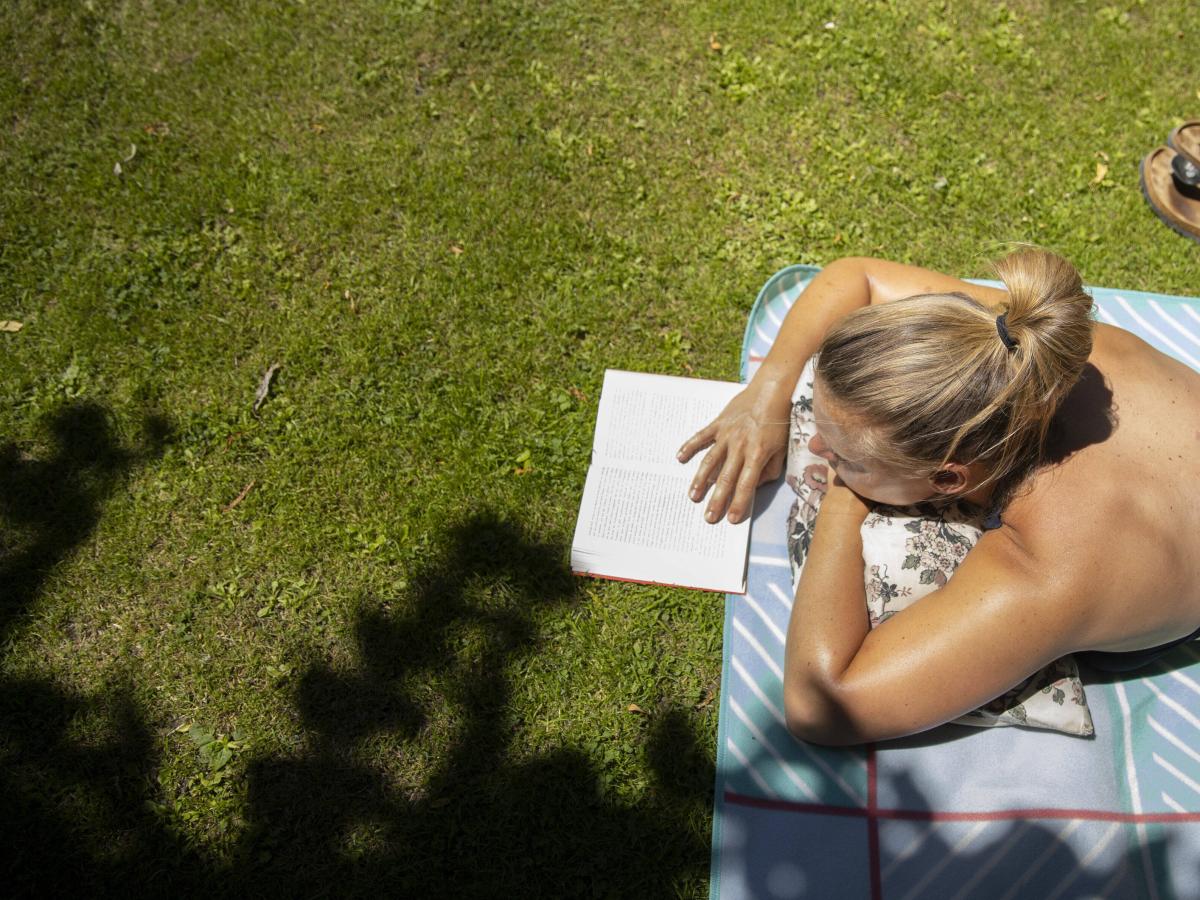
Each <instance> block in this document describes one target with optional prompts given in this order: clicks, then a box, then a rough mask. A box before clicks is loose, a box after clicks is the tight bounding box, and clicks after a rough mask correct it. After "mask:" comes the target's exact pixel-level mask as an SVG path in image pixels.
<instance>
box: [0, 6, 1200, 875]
mask: <svg viewBox="0 0 1200 900" xmlns="http://www.w3.org/2000/svg"><path fill="white" fill-rule="evenodd" d="M1196 47H1197V30H1196V24H1195V15H1194V9H1192V8H1191V6H1190V5H1189V4H1187V3H1184V2H1171V3H1166V2H1163V3H1144V2H1117V3H1115V4H1110V5H1104V4H1101V3H1084V2H1072V3H1066V2H1054V0H1043V2H1036V0H1013V2H1011V3H1009V4H1007V5H1005V4H995V3H969V4H966V3H964V4H948V3H935V2H906V3H883V2H872V3H831V2H824V3H805V4H794V3H783V2H764V0H750V2H745V3H725V2H699V3H697V2H683V0H650V2H645V3H632V2H592V3H587V2H582V0H563V2H548V0H494V2H490V3H468V2H463V0H345V2H340V3H331V2H321V0H263V2H250V0H219V2H208V3H201V2H197V0H176V2H165V0H85V2H66V0H10V2H8V3H5V4H4V6H3V8H2V9H0V59H2V60H3V62H0V114H2V115H3V125H2V127H3V131H2V137H0V320H11V321H17V322H21V323H22V327H21V329H20V330H19V331H10V332H0V795H2V796H3V797H4V798H5V800H4V802H3V810H2V812H0V820H2V821H3V827H4V834H3V835H2V837H3V840H4V843H5V845H6V849H7V851H8V854H7V855H8V858H9V859H10V864H9V865H8V867H7V868H6V870H5V875H6V876H7V877H8V885H9V887H10V889H11V890H13V891H15V893H16V894H18V895H29V896H33V895H39V896H40V895H46V894H47V893H49V892H50V891H51V890H55V891H64V890H71V891H76V892H78V891H81V890H82V891H85V892H86V893H89V894H112V893H123V894H126V895H128V894H130V893H131V892H134V891H135V889H136V891H137V892H138V893H168V892H174V893H179V892H183V893H187V894H191V893H199V892H201V891H204V892H208V893H213V892H215V893H216V894H218V895H221V894H229V893H247V894H256V895H278V896H289V897H295V896H345V895H354V894H362V895H367V894H371V895H386V896H411V897H439V896H450V897H467V896H487V897H492V896H515V897H525V896H587V897H591V896H598V897H608V896H616V897H650V896H681V897H703V896H705V895H706V894H707V890H708V860H709V838H710V829H711V826H712V785H713V778H714V772H713V766H714V759H715V749H716V725H717V721H716V719H717V713H716V710H717V706H718V704H717V702H716V700H714V696H716V695H717V694H718V692H719V689H720V671H721V627H722V620H723V610H722V602H721V598H720V597H718V596H715V595H711V594H703V593H695V592H688V591H682V590H674V589H657V588H650V587H642V586H636V585H626V584H618V583H612V582H603V581H593V580H585V579H579V578H575V577H573V576H571V575H570V574H569V571H568V567H567V560H568V549H569V545H570V540H571V534H572V531H573V528H574V521H575V514H576V510H577V507H578V502H579V498H580V494H581V491H582V486H583V479H584V473H585V470H586V466H587V459H588V449H589V447H590V442H591V430H592V425H593V422H594V416H595V410H596V402H597V398H598V393H599V388H600V384H601V381H602V378H603V373H604V370H605V369H606V368H610V367H611V368H625V369H636V370H644V371H656V372H667V373H674V374H683V375H696V376H702V377H709V378H721V379H733V378H735V377H736V374H737V363H738V358H739V352H740V341H741V335H742V329H743V327H744V323H745V318H746V314H747V312H748V310H749V308H750V304H751V303H752V301H753V300H754V297H755V294H756V293H757V290H758V288H759V287H760V286H761V284H762V283H763V282H764V281H765V280H766V279H767V277H768V276H770V274H771V273H772V272H774V271H776V270H777V269H779V268H781V267H783V266H785V265H787V264H789V263H795V262H809V263H816V264H824V263H827V262H829V261H831V260H833V259H835V258H837V257H838V256H843V255H853V254H866V255H876V256H883V257H887V258H891V259H897V260H901V261H906V262H915V263H919V264H922V265H927V266H930V267H933V268H940V269H942V270H945V271H949V272H954V273H958V274H961V275H964V276H980V275H986V271H985V264H986V260H987V259H989V258H991V257H994V256H995V255H997V254H999V253H1001V252H1003V249H1004V243H1005V242H1008V241H1017V240H1021V241H1032V242H1035V243H1038V244H1041V245H1043V246H1047V247H1050V248H1052V249H1055V250H1058V251H1060V252H1062V253H1064V254H1065V255H1066V256H1068V257H1069V258H1070V259H1072V260H1073V261H1074V262H1075V263H1076V264H1077V265H1078V266H1079V268H1080V269H1081V271H1082V272H1083V275H1084V279H1085V281H1086V282H1088V283H1091V284H1109V285H1115V286H1121V287H1127V288H1142V289H1153V290H1157V291H1165V292H1179V293H1189V294H1196V293H1200V285H1198V282H1197V275H1196V271H1197V269H1196V263H1197V260H1198V256H1197V253H1198V251H1200V248H1198V247H1197V245H1196V244H1194V243H1192V242H1189V241H1187V240H1185V239H1183V238H1181V237H1178V236H1176V235H1175V234H1173V233H1171V232H1170V231H1169V230H1168V229H1167V228H1165V227H1164V226H1163V225H1162V224H1161V223H1159V221H1158V220H1157V219H1156V218H1155V217H1154V216H1153V214H1152V213H1151V212H1150V210H1149V209H1148V207H1147V206H1146V205H1145V203H1144V202H1143V200H1142V197H1141V194H1140V193H1139V190H1138V183H1137V164H1138V161H1139V160H1140V158H1141V157H1142V156H1143V155H1144V154H1145V153H1147V152H1148V151H1149V150H1150V149H1152V148H1153V147H1155V146H1157V145H1158V144H1160V143H1162V142H1163V141H1164V138H1165V136H1166V134H1167V132H1168V131H1169V130H1170V128H1172V127H1173V126H1174V125H1176V124H1178V123H1179V122H1180V121H1182V120H1183V119H1184V118H1189V117H1195V116H1196V115H1197V114H1200V54H1197V53H1196V52H1195V51H1196ZM273 364H278V365H279V367H280V368H279V369H278V371H277V372H276V374H275V377H274V381H273V383H272V386H271V390H270V394H269V395H268V396H267V398H266V399H265V400H264V401H263V402H262V403H261V405H260V407H259V408H258V409H257V411H256V410H255V409H254V405H255V394H256V388H257V387H258V385H259V382H260V379H261V378H262V376H263V374H264V372H265V371H266V370H267V369H268V367H270V366H272V365H273ZM681 442H682V436H681ZM139 886H140V887H139Z"/></svg>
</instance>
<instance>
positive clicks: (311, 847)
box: [241, 513, 714, 897]
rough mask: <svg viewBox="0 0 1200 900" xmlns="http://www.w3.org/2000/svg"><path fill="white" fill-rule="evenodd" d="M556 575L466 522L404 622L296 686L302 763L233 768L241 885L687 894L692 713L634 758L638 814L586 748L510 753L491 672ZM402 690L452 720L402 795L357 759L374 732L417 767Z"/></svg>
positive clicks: (548, 551)
mask: <svg viewBox="0 0 1200 900" xmlns="http://www.w3.org/2000/svg"><path fill="white" fill-rule="evenodd" d="M561 559H562V548H560V547H558V546H554V545H547V544H544V543H541V542H539V541H537V540H531V539H529V538H528V537H527V536H526V535H525V534H524V533H523V532H522V530H521V529H520V528H519V527H518V526H517V525H515V524H513V523H512V522H510V521H506V520H504V519H502V518H500V517H497V516H494V515H490V514H487V513H485V514H481V515H477V516H475V517H473V518H471V519H470V520H468V521H466V522H465V523H463V524H462V525H460V526H458V527H456V528H454V529H453V531H452V532H451V533H450V535H449V536H448V540H447V542H446V543H445V545H444V546H443V547H442V550H441V552H440V554H439V557H438V558H437V559H436V560H434V561H432V562H431V563H430V564H429V565H428V566H427V567H426V569H425V571H424V572H423V573H422V574H421V575H419V576H418V577H417V578H415V579H414V582H413V589H412V598H413V602H412V603H411V605H410V607H409V610H410V611H408V612H406V613H404V614H401V615H396V616H393V615H391V614H389V613H386V612H372V613H367V614H364V615H363V616H362V617H361V618H360V620H359V622H358V626H357V629H356V639H357V644H358V665H357V667H356V668H355V669H354V670H352V671H350V672H345V673H339V672H335V671H332V670H331V669H329V668H326V667H314V668H312V669H310V670H309V671H308V672H306V673H305V675H304V676H303V678H302V679H301V681H300V685H299V688H298V690H297V704H298V706H299V709H300V711H301V714H302V717H303V722H304V724H305V726H306V727H307V728H308V730H309V736H310V746H311V751H310V752H309V753H308V754H304V755H300V756H297V757H294V758H275V759H270V758H268V759H260V760H258V761H257V762H255V763H254V764H252V766H251V767H250V770H249V772H248V779H249V788H250V821H251V830H250V833H249V835H248V837H247V844H246V846H245V848H244V852H243V854H242V858H243V859H245V860H246V861H247V864H249V863H250V862H251V861H257V862H256V863H255V864H254V865H252V866H251V868H250V869H247V870H245V871H243V872H242V873H241V878H242V880H243V883H253V884H254V885H255V889H256V890H276V891H280V892H281V893H291V892H299V893H302V894H304V895H306V896H324V895H347V894H354V895H366V894H373V893H378V892H380V891H386V892H388V893H390V894H392V895H400V896H414V897H416V896H420V897H440V896H446V897H450V896H453V897H469V896H480V897H483V896H488V897H491V896H522V897H534V896H555V897H558V896H610V895H612V896H657V895H661V894H663V893H668V894H669V893H673V891H674V889H675V888H678V887H679V886H680V885H681V884H683V883H685V882H687V883H692V884H702V883H703V878H704V875H705V874H706V873H707V867H708V840H707V835H706V834H705V835H703V837H698V836H697V835H696V833H695V830H694V829H692V828H691V827H690V822H691V821H693V820H694V819H695V817H697V816H703V815H704V811H705V808H706V806H707V804H708V803H709V802H710V799H709V798H710V795H711V790H712V784H713V777H714V773H713V768H712V764H711V762H710V761H709V757H708V755H707V754H706V753H705V752H704V751H703V749H702V747H701V746H700V744H699V738H698V737H697V730H696V728H695V725H694V724H693V722H692V720H691V716H692V713H690V712H685V711H683V710H672V711H668V712H665V713H663V714H660V715H659V716H657V717H656V718H655V720H654V723H653V725H652V726H651V728H650V731H649V735H648V740H647V745H646V761H647V765H648V767H649V768H650V769H651V771H652V772H653V775H652V778H653V779H654V781H655V788H654V789H653V790H651V791H650V792H649V799H648V800H642V801H641V802H639V803H637V804H632V803H623V802H621V801H620V800H619V799H617V798H616V797H615V796H614V795H613V794H612V793H611V792H609V791H607V790H606V788H605V783H604V782H605V778H604V770H603V768H602V763H600V762H598V760H597V759H596V756H597V753H596V752H595V751H594V750H593V751H592V752H584V751H583V750H581V749H572V748H560V749H555V750H552V751H550V752H541V753H529V754H526V753H524V752H522V748H521V735H522V731H523V725H522V723H521V722H520V721H519V720H517V719H516V718H514V716H513V714H512V710H511V704H510V700H511V695H512V685H511V682H510V679H511V675H510V674H509V671H508V670H509V669H510V667H511V666H512V665H513V664H514V663H516V662H518V661H519V660H520V659H521V658H522V657H526V656H528V655H530V654H534V653H539V652H551V651H550V650H549V649H548V648H545V647H542V646H541V645H540V640H539V636H538V633H537V630H536V628H535V624H534V618H533V616H534V614H535V613H536V612H538V609H537V608H538V607H541V608H563V607H567V606H569V605H571V604H573V603H576V602H577V601H578V600H579V598H580V596H581V592H580V589H579V582H578V579H576V578H574V577H573V576H571V575H570V574H569V573H568V572H566V571H565V569H564V567H563V566H562V564H561ZM505 597H508V598H515V599H509V600H505V599H503V598H505ZM497 598H500V599H497ZM472 639H473V640H474V641H475V644H473V645H472V646H474V647H475V649H474V650H473V651H472V652H470V653H466V654H464V653H463V652H462V651H461V643H462V642H463V641H464V640H472ZM415 679H433V680H436V681H437V682H438V683H440V684H441V685H442V688H441V693H442V694H443V696H444V697H445V698H446V699H447V700H448V701H449V702H450V704H451V705H452V707H454V709H455V712H456V714H455V716H454V721H453V724H452V725H451V726H450V727H449V732H450V734H449V741H448V746H447V748H446V749H445V750H444V751H442V752H441V753H440V754H439V755H438V756H436V757H434V758H432V759H429V760H428V761H427V762H426V763H425V771H426V774H425V775H423V776H422V777H421V778H420V783H419V784H417V785H409V786H408V788H407V789H406V788H405V787H404V786H401V785H398V784H396V783H395V782H393V781H392V780H391V778H389V776H388V775H387V773H386V772H385V771H384V769H383V768H382V767H373V766H372V765H370V764H369V763H366V762H362V761H360V760H361V759H362V757H363V755H364V753H363V752H362V751H364V750H366V748H368V747H370V746H371V736H372V735H373V734H375V733H377V732H379V731H389V732H391V733H392V734H394V735H396V736H399V737H400V738H402V739H403V741H404V749H403V751H402V755H403V754H414V755H416V756H417V757H418V758H420V756H421V754H422V753H427V752H428V751H427V750H426V749H425V748H423V746H422V742H423V740H425V741H436V740H437V738H436V737H433V738H430V737H428V734H429V731H430V730H431V729H432V726H431V724H430V723H429V722H427V721H426V719H425V714H424V712H423V710H422V703H421V702H420V701H419V700H418V699H417V688H416V687H415V685H414V680H415ZM580 715H581V716H585V715H586V710H583V709H581V710H580ZM443 727H444V726H443ZM432 730H436V729H432ZM356 840H357V842H358V846H357V848H356V846H355V843H356Z"/></svg>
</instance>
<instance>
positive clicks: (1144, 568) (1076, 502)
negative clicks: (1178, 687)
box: [1004, 325, 1200, 652]
mask: <svg viewBox="0 0 1200 900" xmlns="http://www.w3.org/2000/svg"><path fill="white" fill-rule="evenodd" d="M1089 363H1090V365H1089V366H1088V368H1087V370H1086V371H1085V375H1084V377H1083V378H1082V379H1081V381H1080V384H1079V386H1078V387H1077V388H1076V390H1074V391H1073V392H1072V393H1071V395H1070V396H1069V397H1068V398H1067V399H1066V400H1065V401H1064V403H1063V405H1062V407H1061V409H1060V412H1059V414H1058V415H1057V416H1056V421H1055V428H1054V430H1053V432H1052V435H1051V440H1050V441H1049V451H1050V455H1051V458H1052V460H1055V461H1052V462H1051V463H1050V464H1048V465H1047V466H1045V467H1044V468H1043V469H1041V470H1039V471H1038V472H1036V473H1034V474H1033V475H1032V476H1031V478H1030V482H1029V484H1028V485H1027V488H1028V489H1022V490H1021V491H1019V492H1018V495H1017V496H1016V498H1015V499H1014V500H1013V501H1012V503H1011V504H1010V505H1009V508H1008V509H1007V510H1006V511H1005V514H1004V522H1005V524H1006V525H1009V526H1011V527H1010V528H1008V529H1005V531H1006V532H1007V534H1008V537H1009V538H1010V539H1011V540H1012V541H1014V542H1015V543H1016V544H1017V545H1018V546H1019V547H1020V549H1021V550H1022V553H1023V555H1025V556H1026V558H1027V559H1028V560H1029V563H1030V565H1032V566H1041V567H1049V568H1050V570H1051V571H1053V572H1054V573H1055V575H1056V577H1057V578H1060V579H1062V582H1063V583H1064V586H1065V587H1066V588H1067V590H1068V593H1069V594H1070V595H1072V596H1074V597H1075V598H1076V601H1077V602H1076V603H1073V604H1071V606H1070V609H1068V610H1066V611H1065V612H1064V615H1069V616H1070V617H1071V618H1072V619H1073V621H1071V622H1064V623H1063V625H1064V627H1066V628H1069V629H1070V630H1072V631H1073V632H1075V634H1077V636H1078V643H1079V648H1078V649H1096V650H1105V651H1114V652H1121V651H1130V650H1140V649H1144V648H1147V647H1153V646H1157V645H1159V644H1164V643H1167V642H1168V641H1171V640H1174V639H1176V638H1180V637H1183V636H1185V635H1187V634H1190V633H1191V632H1193V631H1195V630H1196V629H1197V627H1200V491H1197V488H1196V485H1198V484H1200V454H1198V453H1197V452H1196V451H1197V449H1200V373H1197V372H1195V371H1193V370H1192V369H1190V368H1188V367H1187V366H1185V365H1184V364H1182V363H1180V362H1178V361H1176V360H1174V359H1172V358H1170V357H1168V356H1166V355H1164V354H1162V353H1160V352H1159V351H1157V350H1155V349H1154V348H1153V347H1151V346H1150V345H1149V344H1147V343H1145V342H1144V341H1142V340H1141V339H1139V338H1138V337H1136V336H1134V335H1132V334H1130V333H1129V332H1126V331H1123V330H1121V329H1118V328H1114V327H1111V326H1108V325H1097V326H1096V332H1095V342H1094V345H1093V350H1092V354H1091V356H1090V357H1089Z"/></svg>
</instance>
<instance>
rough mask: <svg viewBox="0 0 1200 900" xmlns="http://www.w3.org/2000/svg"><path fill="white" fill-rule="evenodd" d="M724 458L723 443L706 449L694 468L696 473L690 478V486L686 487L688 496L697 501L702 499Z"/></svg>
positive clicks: (715, 478)
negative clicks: (706, 452)
mask: <svg viewBox="0 0 1200 900" xmlns="http://www.w3.org/2000/svg"><path fill="white" fill-rule="evenodd" d="M724 460H725V445H724V444H717V445H716V446H715V447H713V448H712V449H711V450H709V451H708V454H707V455H706V456H705V457H704V459H702V460H700V465H699V466H698V467H697V468H696V474H695V476H694V477H693V478H692V484H691V487H689V488H688V496H689V497H691V498H692V500H694V501H695V502H697V503H699V502H700V501H701V500H703V499H704V495H705V494H707V493H708V489H709V487H710V486H711V485H712V483H713V482H714V481H716V480H717V473H718V472H720V471H721V463H722V462H724Z"/></svg>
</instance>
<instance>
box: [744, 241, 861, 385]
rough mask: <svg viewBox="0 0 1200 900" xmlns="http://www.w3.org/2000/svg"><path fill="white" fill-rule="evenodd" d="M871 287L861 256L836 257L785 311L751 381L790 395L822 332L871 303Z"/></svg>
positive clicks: (820, 338)
mask: <svg viewBox="0 0 1200 900" xmlns="http://www.w3.org/2000/svg"><path fill="white" fill-rule="evenodd" d="M870 287H871V286H870V281H869V280H868V278H867V272H866V261H865V260H863V259H859V258H856V257H850V258H846V259H839V260H836V261H834V262H832V263H830V264H829V265H828V266H826V267H825V268H824V269H822V270H821V271H820V272H818V273H817V276H816V278H814V279H813V280H812V283H811V284H810V285H809V286H808V287H806V288H805V289H804V292H803V293H802V294H801V295H800V298H799V299H798V300H797V301H796V302H795V303H794V304H793V305H792V308H791V309H790V310H788V314H787V315H786V316H785V317H784V320H783V325H781V326H780V329H779V335H778V336H777V337H776V338H775V342H774V343H773V344H772V345H771V350H770V351H769V352H768V353H767V357H766V359H764V360H763V362H762V365H761V366H759V369H758V372H756V373H755V375H754V379H753V380H754V382H758V383H760V384H762V385H763V386H764V387H765V388H771V387H776V388H778V389H780V390H786V391H787V393H788V394H789V395H790V394H791V392H792V391H793V390H794V389H795V387H796V381H797V380H798V379H799V378H800V373H801V372H802V371H804V364H805V363H806V362H808V359H809V357H810V356H812V355H813V354H814V353H816V352H817V348H818V347H820V346H821V341H822V340H823V339H824V337H825V333H826V332H827V331H828V330H829V329H830V328H831V327H832V326H833V325H834V324H835V323H836V322H837V321H838V320H839V319H841V318H842V317H843V316H845V315H847V314H848V313H851V312H853V311H854V310H856V309H860V308H861V307H864V306H866V305H867V304H868V303H869V302H870V300H871V292H870Z"/></svg>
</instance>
